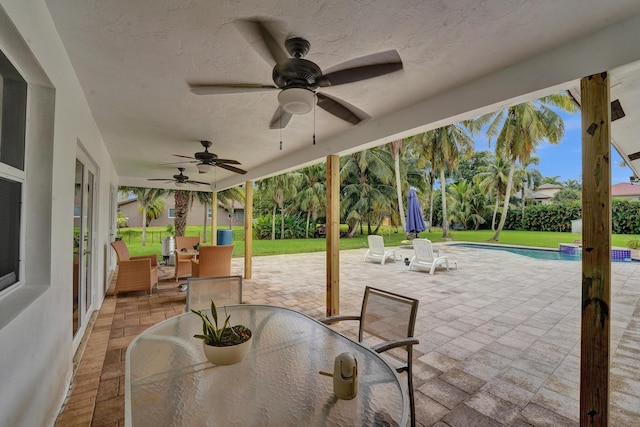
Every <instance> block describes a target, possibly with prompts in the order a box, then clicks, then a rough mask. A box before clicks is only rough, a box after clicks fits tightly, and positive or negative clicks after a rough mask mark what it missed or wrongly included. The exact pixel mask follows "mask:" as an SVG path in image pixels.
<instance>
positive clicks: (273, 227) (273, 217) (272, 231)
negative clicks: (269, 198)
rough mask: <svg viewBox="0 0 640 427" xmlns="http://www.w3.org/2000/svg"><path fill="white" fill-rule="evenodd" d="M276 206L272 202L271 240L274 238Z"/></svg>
mask: <svg viewBox="0 0 640 427" xmlns="http://www.w3.org/2000/svg"><path fill="white" fill-rule="evenodd" d="M276 208H277V205H276V204H275V203H274V204H273V215H272V216H271V240H276V212H277V211H276Z"/></svg>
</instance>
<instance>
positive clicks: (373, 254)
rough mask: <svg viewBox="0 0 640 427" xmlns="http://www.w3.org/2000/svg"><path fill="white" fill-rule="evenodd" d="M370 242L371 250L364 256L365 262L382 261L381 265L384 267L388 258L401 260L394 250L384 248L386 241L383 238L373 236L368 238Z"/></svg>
mask: <svg viewBox="0 0 640 427" xmlns="http://www.w3.org/2000/svg"><path fill="white" fill-rule="evenodd" d="M368 241H369V250H368V251H367V254H366V255H365V256H364V262H367V261H369V260H370V259H373V260H375V261H380V264H382V265H384V263H385V261H386V260H387V258H391V259H393V260H399V259H400V258H399V255H398V254H397V253H396V251H394V250H386V249H385V248H384V239H383V238H382V236H377V235H373V234H372V235H371V236H369V237H368Z"/></svg>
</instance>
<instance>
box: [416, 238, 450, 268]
mask: <svg viewBox="0 0 640 427" xmlns="http://www.w3.org/2000/svg"><path fill="white" fill-rule="evenodd" d="M413 251H414V253H415V255H414V256H413V257H412V258H411V262H410V263H409V271H411V269H412V268H414V267H416V268H428V269H429V274H433V272H434V271H435V269H436V267H438V266H440V265H445V266H446V267H447V271H449V260H448V259H447V257H446V256H444V255H443V256H436V255H434V250H433V246H431V240H428V239H413Z"/></svg>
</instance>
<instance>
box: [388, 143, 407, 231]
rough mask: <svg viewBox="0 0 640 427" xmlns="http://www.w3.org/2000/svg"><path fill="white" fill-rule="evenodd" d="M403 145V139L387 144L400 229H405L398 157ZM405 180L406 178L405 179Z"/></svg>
mask: <svg viewBox="0 0 640 427" xmlns="http://www.w3.org/2000/svg"><path fill="white" fill-rule="evenodd" d="M403 146H404V139H399V140H396V141H391V143H390V144H389V148H390V149H391V154H392V155H393V165H394V166H393V168H394V170H395V173H396V193H397V195H398V214H399V215H400V224H402V230H405V229H406V228H407V227H406V217H405V212H404V203H403V198H402V193H403V191H402V190H403V188H402V181H401V179H400V157H401V155H400V154H401V151H402V148H403ZM405 182H406V180H405Z"/></svg>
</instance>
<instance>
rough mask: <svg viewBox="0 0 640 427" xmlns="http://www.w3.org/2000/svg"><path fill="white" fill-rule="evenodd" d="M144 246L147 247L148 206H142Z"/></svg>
mask: <svg viewBox="0 0 640 427" xmlns="http://www.w3.org/2000/svg"><path fill="white" fill-rule="evenodd" d="M140 244H141V245H142V246H147V205H142V239H141V241H140Z"/></svg>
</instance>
